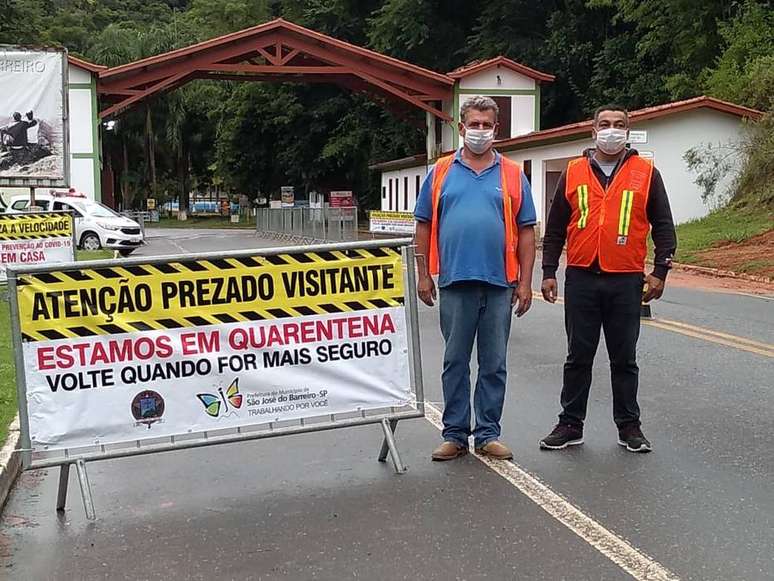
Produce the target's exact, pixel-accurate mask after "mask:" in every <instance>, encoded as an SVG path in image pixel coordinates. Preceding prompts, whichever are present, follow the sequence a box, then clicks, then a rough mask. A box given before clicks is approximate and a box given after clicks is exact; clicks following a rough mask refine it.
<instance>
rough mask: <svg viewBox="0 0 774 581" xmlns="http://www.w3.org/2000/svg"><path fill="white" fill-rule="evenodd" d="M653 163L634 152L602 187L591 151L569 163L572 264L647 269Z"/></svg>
mask: <svg viewBox="0 0 774 581" xmlns="http://www.w3.org/2000/svg"><path fill="white" fill-rule="evenodd" d="M652 174H653V163H652V162H651V161H650V160H647V159H643V158H641V157H639V156H638V155H632V156H630V157H629V158H628V159H627V160H626V161H624V163H623V165H622V166H621V167H620V168H619V170H618V172H617V173H616V174H615V176H614V177H613V181H612V183H610V184H609V185H608V187H607V189H605V188H603V187H602V184H600V183H599V180H598V179H597V176H596V175H594V171H593V170H592V168H591V161H590V160H589V158H588V157H585V156H584V157H581V158H578V159H573V160H572V161H570V163H569V164H568V166H567V176H566V177H567V185H566V187H565V191H564V195H565V197H566V198H567V201H568V202H569V203H570V208H572V215H571V217H570V223H569V224H568V226H567V265H568V266H582V267H589V266H591V265H592V264H593V262H594V260H595V259H598V260H599V266H600V268H601V269H602V270H603V271H605V272H643V271H644V270H645V257H646V256H647V252H648V244H647V238H648V233H649V232H650V222H649V221H648V213H647V207H648V192H649V191H650V178H651V175H652Z"/></svg>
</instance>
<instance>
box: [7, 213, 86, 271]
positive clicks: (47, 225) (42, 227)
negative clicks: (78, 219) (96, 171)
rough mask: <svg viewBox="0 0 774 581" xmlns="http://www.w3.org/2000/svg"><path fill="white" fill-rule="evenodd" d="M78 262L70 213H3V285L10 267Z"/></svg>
mask: <svg viewBox="0 0 774 581" xmlns="http://www.w3.org/2000/svg"><path fill="white" fill-rule="evenodd" d="M73 260H75V255H74V248H73V217H72V216H71V215H70V214H69V213H67V212H47V213H41V214H0V282H5V281H6V280H7V271H8V267H9V266H15V265H30V264H58V263H61V262H72V261H73Z"/></svg>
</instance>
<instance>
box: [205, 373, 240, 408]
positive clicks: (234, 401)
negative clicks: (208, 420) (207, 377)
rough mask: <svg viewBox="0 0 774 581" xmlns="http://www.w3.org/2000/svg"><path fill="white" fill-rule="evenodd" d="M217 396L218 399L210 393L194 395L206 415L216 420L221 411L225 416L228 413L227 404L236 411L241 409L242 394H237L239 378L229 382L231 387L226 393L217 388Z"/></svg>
mask: <svg viewBox="0 0 774 581" xmlns="http://www.w3.org/2000/svg"><path fill="white" fill-rule="evenodd" d="M218 394H219V395H220V397H218V396H217V395H214V394H212V393H197V394H196V397H198V398H199V401H200V402H202V404H203V405H204V411H205V412H207V415H209V416H212V417H213V418H217V417H218V416H220V415H221V411H222V412H223V415H225V414H226V413H228V406H229V404H231V406H232V407H235V408H237V409H239V408H241V407H242V394H241V393H239V378H236V379H235V380H234V381H232V382H231V385H229V386H228V388H227V389H226V393H223V388H222V387H219V388H218Z"/></svg>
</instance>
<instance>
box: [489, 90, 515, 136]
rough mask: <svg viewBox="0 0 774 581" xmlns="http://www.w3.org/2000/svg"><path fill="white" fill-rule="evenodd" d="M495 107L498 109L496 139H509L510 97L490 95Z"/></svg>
mask: <svg viewBox="0 0 774 581" xmlns="http://www.w3.org/2000/svg"><path fill="white" fill-rule="evenodd" d="M492 99H493V100H494V102H495V103H497V108H498V109H499V110H500V116H499V117H498V124H499V127H498V129H497V135H495V139H496V140H498V141H499V140H500V139H509V138H510V137H511V98H510V97H492Z"/></svg>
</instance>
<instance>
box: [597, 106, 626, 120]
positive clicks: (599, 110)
mask: <svg viewBox="0 0 774 581" xmlns="http://www.w3.org/2000/svg"><path fill="white" fill-rule="evenodd" d="M602 111H620V112H621V113H623V114H624V115H625V116H626V124H627V125H628V124H629V112H628V111H627V110H626V107H623V106H622V105H618V104H616V103H608V104H607V105H602V106H601V107H597V109H596V110H595V111H594V124H595V125H596V124H597V121H598V120H599V114H600V113H602Z"/></svg>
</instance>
